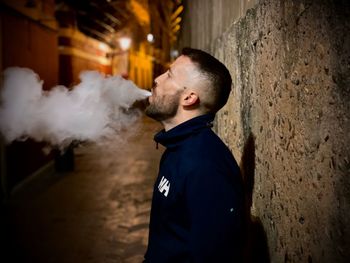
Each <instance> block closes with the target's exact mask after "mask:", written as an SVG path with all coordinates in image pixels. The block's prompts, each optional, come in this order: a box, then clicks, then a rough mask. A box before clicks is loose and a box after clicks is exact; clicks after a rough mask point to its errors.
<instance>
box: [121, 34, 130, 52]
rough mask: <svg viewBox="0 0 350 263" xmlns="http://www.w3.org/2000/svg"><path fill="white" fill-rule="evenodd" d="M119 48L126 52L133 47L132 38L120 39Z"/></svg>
mask: <svg viewBox="0 0 350 263" xmlns="http://www.w3.org/2000/svg"><path fill="white" fill-rule="evenodd" d="M118 41H119V46H120V48H121V50H123V51H126V50H128V49H129V48H130V45H131V38H129V37H121V38H119V40H118Z"/></svg>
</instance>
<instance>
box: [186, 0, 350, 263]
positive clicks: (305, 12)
mask: <svg viewBox="0 0 350 263" xmlns="http://www.w3.org/2000/svg"><path fill="white" fill-rule="evenodd" d="M194 2H197V3H198V2H199V1H194ZM211 8H214V9H215V6H213V7H211ZM189 12H190V13H191V10H189ZM196 12H197V13H196V14H195V15H193V16H192V19H196V17H197V16H199V15H198V12H199V13H201V12H202V11H201V10H196ZM203 12H204V13H205V11H203ZM349 17H350V7H349V3H348V1H292V0H285V1H273V0H271V1H261V2H260V3H259V4H258V5H257V6H256V7H255V8H254V9H251V10H249V11H248V12H247V14H246V16H245V17H242V18H241V19H240V20H238V21H237V22H236V23H234V24H232V25H231V26H230V27H228V28H227V30H226V31H225V33H223V34H221V36H220V37H219V38H215V39H214V38H213V39H211V40H210V46H207V45H202V46H201V45H194V47H197V48H202V49H207V50H209V51H211V53H212V54H214V55H215V56H216V57H218V58H219V59H221V60H222V61H223V62H224V63H225V64H226V65H227V66H228V68H229V69H230V71H231V74H232V75H233V78H234V89H233V90H232V94H231V97H230V100H229V102H228V104H227V105H226V106H225V108H224V109H223V110H221V111H220V113H219V114H218V117H217V125H216V128H217V131H218V133H219V135H220V136H221V138H223V140H224V141H225V142H226V143H227V144H228V145H229V147H230V148H231V149H232V152H233V153H234V155H235V156H236V159H237V160H238V161H240V162H241V167H242V170H243V171H244V176H245V180H246V183H247V187H248V190H251V193H250V194H251V201H252V202H251V204H250V203H249V202H248V205H251V215H252V217H253V218H255V219H256V220H257V221H261V224H262V227H263V230H264V231H265V233H266V237H267V246H268V251H269V255H270V259H271V262H295V263H297V262H298V263H299V262H308V263H310V262H348V260H349V259H350V244H349V243H350V240H349V239H350V228H349V224H350V156H349V153H350V136H349V135H350V120H349V118H350V35H349V32H350V20H349ZM191 23H192V24H193V23H196V22H195V21H192V22H191ZM184 26H186V21H185V24H184ZM191 34H192V38H194V35H196V34H197V35H201V34H203V32H194V31H193V30H192V31H191ZM185 44H187V45H191V44H193V42H192V43H185ZM197 44H198V43H197ZM192 46H193V45H192ZM253 253H254V252H253ZM258 262H259V261H258ZM260 262H261V261H260Z"/></svg>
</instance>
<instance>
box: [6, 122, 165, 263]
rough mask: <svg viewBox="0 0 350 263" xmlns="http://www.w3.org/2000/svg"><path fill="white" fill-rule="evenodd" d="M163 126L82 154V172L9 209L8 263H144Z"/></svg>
mask: <svg viewBox="0 0 350 263" xmlns="http://www.w3.org/2000/svg"><path fill="white" fill-rule="evenodd" d="M160 129H161V126H160V125H159V124H157V123H155V122H153V121H152V120H150V119H143V120H142V121H141V123H140V124H138V125H135V127H133V128H132V130H133V135H132V136H126V137H128V138H127V139H126V140H116V141H113V142H109V143H107V144H104V145H96V144H91V145H87V146H83V147H79V148H76V149H75V150H74V152H75V171H74V172H70V173H64V174H62V173H61V174H58V173H57V174H55V175H53V176H52V175H51V176H50V177H49V178H48V177H47V178H40V179H37V180H35V181H34V182H31V183H30V185H29V186H27V187H25V188H24V189H23V190H22V191H20V192H19V193H17V194H16V195H15V196H14V197H13V198H11V199H10V200H9V201H8V202H7V203H6V206H5V211H6V217H5V219H6V221H5V222H6V223H5V224H4V226H5V228H6V230H5V231H6V238H7V240H6V241H5V242H7V245H6V246H9V247H6V246H5V248H6V249H7V254H8V256H7V257H8V258H9V259H8V262H33V263H34V262H35V263H56V262H57V263H73V262H74V263H78V262H87V263H90V262H91V263H92V262H94V263H109V262H110V263H112V262H113V263H119V262H122V263H136V262H137V263H139V262H142V259H143V255H144V253H145V250H146V246H147V238H148V223H149V214H150V205H151V196H152V190H153V183H154V180H155V176H156V174H157V169H158V164H159V159H160V155H161V153H162V152H163V149H162V148H160V149H158V150H157V149H156V146H155V142H154V141H153V135H154V133H155V132H157V131H158V130H160Z"/></svg>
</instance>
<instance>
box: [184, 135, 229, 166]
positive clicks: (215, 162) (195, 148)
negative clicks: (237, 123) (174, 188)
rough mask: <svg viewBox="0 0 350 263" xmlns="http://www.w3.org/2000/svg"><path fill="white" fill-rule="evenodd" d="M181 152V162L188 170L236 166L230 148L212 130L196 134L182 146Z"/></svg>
mask: <svg viewBox="0 0 350 263" xmlns="http://www.w3.org/2000/svg"><path fill="white" fill-rule="evenodd" d="M181 152H182V154H181V162H182V163H183V164H186V165H185V167H188V168H193V169H205V168H206V167H212V168H215V167H223V166H232V165H233V166H236V160H235V159H234V157H233V155H232V153H231V151H230V150H229V148H228V147H227V146H226V145H225V144H224V142H223V141H222V140H221V139H220V138H219V137H218V136H217V135H216V134H215V133H214V132H213V131H212V130H210V129H208V130H206V131H202V132H200V133H197V134H194V135H193V136H192V137H191V138H190V139H189V140H187V142H186V143H185V144H184V145H182V149H181Z"/></svg>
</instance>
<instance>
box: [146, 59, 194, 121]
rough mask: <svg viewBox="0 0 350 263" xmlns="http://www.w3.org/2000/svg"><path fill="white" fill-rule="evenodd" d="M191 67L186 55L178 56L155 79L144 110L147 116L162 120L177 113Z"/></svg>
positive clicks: (191, 64)
mask: <svg viewBox="0 0 350 263" xmlns="http://www.w3.org/2000/svg"><path fill="white" fill-rule="evenodd" d="M193 67H194V65H193V63H192V62H191V60H190V59H189V58H188V57H185V56H180V57H178V58H177V59H176V60H175V61H174V63H173V64H172V65H171V66H170V68H169V70H168V71H166V72H165V73H163V74H162V75H160V76H158V77H157V78H156V79H155V86H154V87H153V89H152V96H151V97H149V99H148V101H149V106H148V107H147V108H146V111H145V112H146V114H147V115H148V116H149V117H151V118H153V119H155V120H157V121H164V120H167V119H170V118H172V117H174V116H175V115H176V114H177V111H178V108H179V105H180V99H181V94H182V93H183V91H184V88H185V87H186V85H187V83H188V79H189V77H190V75H191V71H192V70H193Z"/></svg>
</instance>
